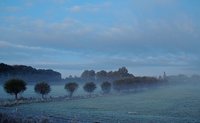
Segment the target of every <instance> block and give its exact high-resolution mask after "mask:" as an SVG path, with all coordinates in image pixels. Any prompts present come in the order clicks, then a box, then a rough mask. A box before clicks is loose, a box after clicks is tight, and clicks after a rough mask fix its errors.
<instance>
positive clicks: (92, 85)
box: [83, 82, 96, 94]
mask: <svg viewBox="0 0 200 123" xmlns="http://www.w3.org/2000/svg"><path fill="white" fill-rule="evenodd" d="M83 89H84V90H85V91H86V92H88V93H90V94H91V93H92V92H93V91H94V90H95V89H96V84H95V83H93V82H88V83H86V84H85V85H84V86H83Z"/></svg>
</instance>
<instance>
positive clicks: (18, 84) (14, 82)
mask: <svg viewBox="0 0 200 123" xmlns="http://www.w3.org/2000/svg"><path fill="white" fill-rule="evenodd" d="M78 87H79V85H78V84H77V83H75V82H70V83H67V84H65V87H64V88H65V89H66V91H67V92H68V93H69V97H72V95H73V93H74V92H75V91H76V90H77V89H78ZM26 89H27V87H26V82H25V81H23V80H20V79H10V80H8V81H6V83H5V84H4V90H5V91H6V92H7V93H9V94H11V95H15V99H16V100H17V99H18V94H20V93H23V92H24V91H25V90H26ZM83 89H84V90H85V91H86V92H88V93H90V94H91V93H92V92H93V91H94V90H95V89H96V84H95V83H93V82H88V83H86V84H85V85H84V86H83ZM101 89H102V91H103V93H109V92H110V90H111V83H109V82H103V83H102V84H101ZM34 90H35V92H36V93H38V94H41V95H42V98H44V96H45V95H47V94H49V93H50V91H51V87H50V85H49V84H48V83H46V82H40V83H37V84H36V85H35V87H34Z"/></svg>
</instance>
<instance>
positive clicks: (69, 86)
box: [65, 82, 78, 97]
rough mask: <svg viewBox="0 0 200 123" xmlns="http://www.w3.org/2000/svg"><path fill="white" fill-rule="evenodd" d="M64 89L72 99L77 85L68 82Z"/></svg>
mask: <svg viewBox="0 0 200 123" xmlns="http://www.w3.org/2000/svg"><path fill="white" fill-rule="evenodd" d="M65 89H66V90H67V91H68V92H69V97H72V95H73V93H74V91H76V90H77V89H78V84H77V83H75V82H70V83H67V84H65Z"/></svg>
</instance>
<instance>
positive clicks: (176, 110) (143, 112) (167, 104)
mask: <svg viewBox="0 0 200 123" xmlns="http://www.w3.org/2000/svg"><path fill="white" fill-rule="evenodd" d="M199 93H200V87H199V86H194V85H185V86H178V85H177V86H173V87H169V86H168V87H162V88H160V89H156V90H148V91H146V92H141V93H137V94H134V93H132V94H120V95H118V94H116V95H112V96H109V95H108V96H103V97H96V98H88V99H80V100H70V101H69V100H68V101H57V102H49V103H41V104H40V103H36V104H28V105H20V106H16V107H10V108H8V109H14V108H17V109H18V111H19V112H20V113H22V114H25V115H30V114H31V115H36V116H37V115H41V114H42V115H47V116H49V117H54V118H56V119H78V120H80V121H82V122H96V121H99V122H123V123H124V122H130V123H134V122H166V123H168V122H170V123H171V122H177V123H179V122H182V123H184V122H200V117H199V116H200V105H199V102H200V95H199ZM60 122H62V120H61V121H60Z"/></svg>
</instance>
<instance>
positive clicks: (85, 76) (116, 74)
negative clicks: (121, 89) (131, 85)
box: [65, 67, 134, 82]
mask: <svg viewBox="0 0 200 123" xmlns="http://www.w3.org/2000/svg"><path fill="white" fill-rule="evenodd" d="M127 77H134V75H133V74H130V73H129V72H128V69H127V68H126V67H122V68H119V69H118V70H117V71H109V72H107V71H105V70H101V71H97V72H95V71H94V70H85V71H83V73H82V74H81V76H80V77H76V76H75V77H72V76H71V75H70V76H69V77H67V78H66V79H65V80H68V81H82V82H84V81H94V82H102V81H114V80H117V79H122V78H127Z"/></svg>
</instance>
